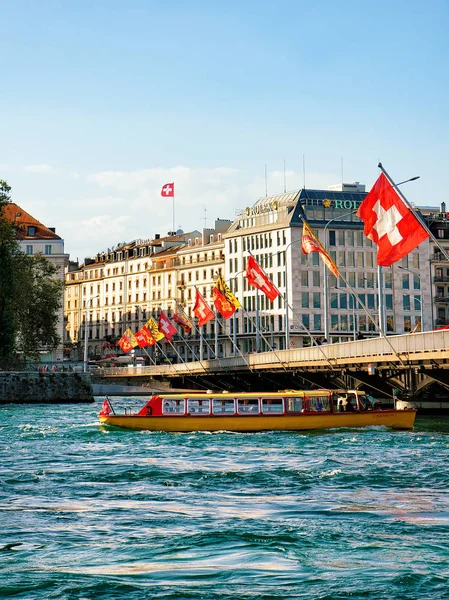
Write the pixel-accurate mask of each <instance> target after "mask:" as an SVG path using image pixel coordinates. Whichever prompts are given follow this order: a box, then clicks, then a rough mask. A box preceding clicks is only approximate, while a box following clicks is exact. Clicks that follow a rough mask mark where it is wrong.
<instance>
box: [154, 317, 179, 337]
mask: <svg viewBox="0 0 449 600" xmlns="http://www.w3.org/2000/svg"><path fill="white" fill-rule="evenodd" d="M158 327H159V331H162V332H163V333H164V335H165V337H166V338H167V340H171V339H172V337H173V336H174V335H175V334H176V333H178V332H177V329H176V327H175V326H174V325H173V323H172V322H171V321H170V319H169V318H168V317H167V315H166V314H165V313H163V312H161V314H160V315H159V323H158Z"/></svg>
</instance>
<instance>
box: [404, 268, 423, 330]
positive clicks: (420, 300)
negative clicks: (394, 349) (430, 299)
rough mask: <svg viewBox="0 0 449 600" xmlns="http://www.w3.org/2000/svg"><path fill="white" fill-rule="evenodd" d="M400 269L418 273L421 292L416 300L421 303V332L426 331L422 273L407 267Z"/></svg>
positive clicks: (413, 273)
mask: <svg viewBox="0 0 449 600" xmlns="http://www.w3.org/2000/svg"><path fill="white" fill-rule="evenodd" d="M398 269H401V271H407V272H408V273H411V274H412V275H416V276H417V277H418V279H419V292H420V297H419V298H416V300H418V301H419V304H420V312H421V332H422V331H424V302H423V301H422V285H421V274H420V273H415V271H411V270H410V269H407V268H406V267H399V266H398Z"/></svg>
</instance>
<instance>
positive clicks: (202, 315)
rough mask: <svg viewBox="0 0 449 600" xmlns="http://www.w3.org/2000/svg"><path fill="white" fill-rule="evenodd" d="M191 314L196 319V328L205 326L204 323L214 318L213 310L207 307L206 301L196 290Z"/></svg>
mask: <svg viewBox="0 0 449 600" xmlns="http://www.w3.org/2000/svg"><path fill="white" fill-rule="evenodd" d="M193 314H194V315H195V317H197V318H198V327H202V326H203V325H206V323H208V322H209V321H212V319H214V318H215V315H214V312H213V310H211V308H210V307H209V306H208V305H207V303H206V300H205V299H204V298H203V296H202V295H201V294H200V292H199V291H198V290H196V295H195V305H194V307H193Z"/></svg>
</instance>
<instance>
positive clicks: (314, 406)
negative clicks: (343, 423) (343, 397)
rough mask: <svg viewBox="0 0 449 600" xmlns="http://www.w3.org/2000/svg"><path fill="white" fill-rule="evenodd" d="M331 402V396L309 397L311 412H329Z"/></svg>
mask: <svg viewBox="0 0 449 600" xmlns="http://www.w3.org/2000/svg"><path fill="white" fill-rule="evenodd" d="M330 409H331V402H330V398H329V396H309V410H310V411H311V412H321V411H327V412H329V411H330Z"/></svg>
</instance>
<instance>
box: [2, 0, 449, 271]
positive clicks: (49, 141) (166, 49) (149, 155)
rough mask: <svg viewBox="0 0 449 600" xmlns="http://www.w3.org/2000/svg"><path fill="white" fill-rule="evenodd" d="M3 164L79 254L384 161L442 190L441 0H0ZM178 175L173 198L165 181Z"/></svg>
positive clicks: (446, 15) (428, 197) (445, 47)
mask: <svg viewBox="0 0 449 600" xmlns="http://www.w3.org/2000/svg"><path fill="white" fill-rule="evenodd" d="M0 11H1V12H0V14H1V15H2V32H1V35H0V67H1V73H2V84H1V91H0V127H1V142H0V178H2V179H6V180H7V182H8V183H9V185H11V187H12V199H13V200H14V201H15V202H16V203H17V204H19V205H20V206H21V207H22V208H23V209H24V210H26V211H27V212H29V213H30V214H32V215H33V216H34V217H35V218H37V219H38V220H40V221H41V222H42V223H44V224H45V225H46V226H48V227H56V232H57V233H58V234H59V235H60V236H61V237H62V238H63V239H64V241H65V250H66V252H67V253H69V254H70V258H71V259H72V260H76V259H79V260H80V261H83V260H84V258H85V257H89V256H93V255H95V254H96V253H97V252H99V251H101V250H104V249H106V248H108V247H112V246H114V245H116V244H117V243H119V242H125V241H126V242H129V241H132V240H134V239H139V238H140V239H148V238H152V237H153V236H154V234H155V233H159V234H161V235H166V234H167V232H168V231H170V230H172V228H173V218H174V221H175V228H176V229H177V228H178V227H181V228H182V229H183V230H184V231H191V230H194V229H198V230H201V228H202V227H204V226H205V224H206V225H207V226H208V227H211V226H213V223H214V220H215V219H217V218H222V219H230V220H233V219H234V218H235V216H236V213H237V211H239V210H241V209H243V208H245V207H246V206H250V205H252V204H254V202H256V200H257V199H258V198H260V197H262V196H265V165H266V169H267V190H268V194H269V195H271V194H277V193H282V192H283V189H284V161H285V165H286V187H287V189H288V190H295V189H299V188H301V187H303V185H304V169H303V167H304V165H305V185H306V187H308V188H315V189H316V188H319V189H326V188H327V186H328V185H330V184H334V183H339V182H341V180H342V176H343V180H344V181H348V182H353V181H360V182H361V183H364V184H365V185H366V186H367V189H369V188H370V187H371V185H372V184H373V183H374V181H375V180H376V178H377V176H378V174H379V170H378V168H377V164H378V162H379V161H381V162H382V163H383V165H384V167H385V169H386V170H387V171H388V173H389V174H390V175H391V176H392V178H393V179H394V180H396V181H402V180H404V179H407V178H409V177H413V176H416V175H419V176H420V179H419V180H418V181H416V182H413V183H409V184H407V185H406V186H404V187H403V188H402V189H403V192H404V193H406V195H407V197H408V199H409V200H410V201H412V202H414V203H415V204H417V205H424V206H426V205H430V206H438V205H439V204H440V203H441V202H442V201H446V203H447V205H449V194H448V193H447V166H448V164H449V150H448V137H449V136H448V134H449V112H448V96H449V36H448V35H447V32H448V31H449V3H448V2H447V1H446V0H430V1H429V2H427V3H422V2H417V1H415V0H408V1H402V0H389V1H385V0H378V1H377V2H360V0H358V1H352V0H341V1H340V2H336V1H335V0H316V1H314V2H310V0H309V1H307V2H305V1H303V0H276V1H274V0H272V1H268V0H258V1H256V0H226V2H225V1H224V0H212V1H206V0H201V1H199V0H160V1H155V0H142V1H139V0H128V1H127V2H123V1H120V2H118V1H115V0H89V1H86V0H78V1H77V2H66V1H65V0H40V1H39V2H36V1H35V0H30V1H25V0H15V1H14V2H9V1H8V0H0ZM168 182H175V188H176V197H175V212H174V215H173V204H172V201H171V200H168V199H164V198H162V197H161V195H160V192H161V188H162V186H163V185H164V184H165V183H168Z"/></svg>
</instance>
